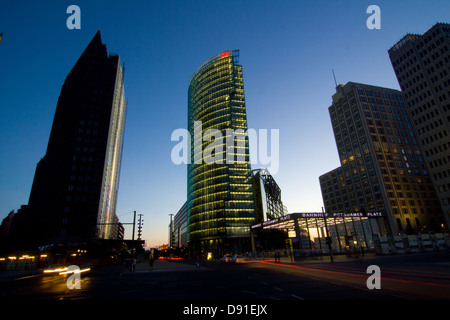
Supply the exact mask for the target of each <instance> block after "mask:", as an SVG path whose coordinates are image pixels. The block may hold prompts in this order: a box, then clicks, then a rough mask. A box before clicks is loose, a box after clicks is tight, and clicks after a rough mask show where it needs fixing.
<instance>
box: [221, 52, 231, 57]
mask: <svg viewBox="0 0 450 320" xmlns="http://www.w3.org/2000/svg"><path fill="white" fill-rule="evenodd" d="M229 56H230V51H225V52H222V53H221V54H220V59H223V58H226V57H229Z"/></svg>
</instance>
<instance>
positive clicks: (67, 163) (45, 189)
mask: <svg viewBox="0 0 450 320" xmlns="http://www.w3.org/2000/svg"><path fill="white" fill-rule="evenodd" d="M125 114H126V103H125V97H124V87H123V68H122V65H121V61H120V58H119V56H118V55H108V53H107V50H106V46H105V45H104V44H103V43H102V39H101V35H100V31H98V32H97V33H96V35H95V36H94V38H93V39H92V40H91V42H90V43H89V45H88V46H87V48H86V49H85V51H84V52H83V54H82V55H81V57H80V58H79V59H78V61H77V62H76V64H75V66H74V67H73V68H72V70H71V71H70V72H69V74H68V75H67V77H66V80H65V82H64V84H63V86H62V89H61V93H60V96H59V99H58V102H57V106H56V112H55V116H54V120H53V126H52V129H51V132H50V139H49V142H48V146H47V151H46V153H45V156H44V157H43V158H42V159H41V160H40V161H39V163H38V164H37V167H36V173H35V176H34V181H33V185H32V188H31V193H30V198H29V202H28V205H27V206H24V208H23V209H22V210H21V212H18V213H17V214H16V217H15V218H14V221H13V227H14V233H15V236H16V238H17V239H19V240H20V242H23V243H25V244H27V245H32V246H45V245H50V244H58V243H68V242H77V241H89V240H91V239H112V238H114V239H116V238H117V237H118V236H120V235H118V234H117V233H118V231H117V230H119V229H120V226H117V224H118V220H117V217H116V212H115V209H116V201H117V192H118V185H119V170H120V163H121V152H122V142H123V133H124V125H125ZM114 230H115V231H114Z"/></svg>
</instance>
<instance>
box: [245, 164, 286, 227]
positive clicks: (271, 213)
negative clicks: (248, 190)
mask: <svg viewBox="0 0 450 320" xmlns="http://www.w3.org/2000/svg"><path fill="white" fill-rule="evenodd" d="M252 177H253V192H254V200H255V215H256V223H260V222H264V221H267V220H272V219H275V218H280V217H282V216H284V215H286V214H287V213H288V212H287V207H286V206H285V205H284V204H283V201H282V200H281V188H280V187H279V186H278V184H277V182H276V181H275V179H274V178H273V176H272V175H271V174H270V172H269V170H267V169H255V170H252Z"/></svg>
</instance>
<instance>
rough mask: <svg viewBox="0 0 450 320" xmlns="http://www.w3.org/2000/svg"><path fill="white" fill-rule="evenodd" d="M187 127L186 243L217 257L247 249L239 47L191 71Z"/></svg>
mask: <svg viewBox="0 0 450 320" xmlns="http://www.w3.org/2000/svg"><path fill="white" fill-rule="evenodd" d="M188 130H189V132H190V135H191V146H192V147H191V162H190V164H189V165H188V176H187V212H188V237H189V247H190V249H191V250H193V252H200V251H202V250H203V251H204V252H212V253H213V254H214V256H216V257H217V256H218V255H221V254H223V253H225V252H239V251H242V250H248V249H249V248H250V226H251V225H252V224H253V223H254V222H255V209H254V203H253V191H252V176H251V168H250V159H249V144H248V136H247V135H246V134H245V133H246V131H247V114H246V106H245V98H244V80H243V73H242V66H241V65H239V51H237V50H236V51H225V52H223V53H221V54H218V55H216V56H215V57H213V58H211V59H209V60H208V61H206V62H205V63H203V64H202V65H201V66H200V67H199V68H198V69H197V70H196V71H195V72H194V74H193V75H192V78H191V80H190V83H189V92H188ZM230 157H233V159H231V158H230ZM220 159H222V161H220ZM213 160H214V161H213ZM230 160H232V161H230ZM247 248H248V249H247Z"/></svg>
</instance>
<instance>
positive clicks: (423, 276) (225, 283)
mask: <svg viewBox="0 0 450 320" xmlns="http://www.w3.org/2000/svg"><path fill="white" fill-rule="evenodd" d="M166 263H167V262H166ZM171 263H172V266H176V268H162V269H158V268H155V269H154V270H148V269H146V268H140V269H139V268H138V270H137V271H136V272H134V273H131V272H129V271H128V270H126V269H125V268H123V267H120V266H116V267H99V268H93V269H92V270H91V271H89V272H86V273H81V274H80V289H69V288H68V287H67V277H68V276H67V275H66V276H61V275H58V274H44V273H42V272H40V273H35V274H24V273H19V272H18V273H10V274H8V275H5V274H3V275H0V299H2V300H4V299H10V300H23V299H32V300H111V299H112V300H123V301H126V300H128V301H132V300H152V301H165V300H170V301H174V300H178V301H195V300H198V301H204V300H206V301H230V300H234V301H256V300H257V301H287V300H289V301H317V300H328V301H330V300H340V301H342V300H367V301H372V300H385V301H386V300H389V301H394V300H424V299H427V300H443V299H444V300H450V268H449V267H450V254H448V253H440V254H422V255H411V256H393V257H387V258H382V259H380V258H377V257H375V258H373V259H360V260H355V259H349V260H347V261H340V262H334V263H330V262H327V259H326V258H323V259H322V260H321V261H314V260H309V261H307V262H301V263H290V262H289V261H283V262H282V263H275V262H274V261H271V260H268V261H254V262H248V263H245V264H236V265H229V264H219V263H209V264H202V266H201V267H200V268H196V267H195V266H194V265H193V264H191V263H186V262H171ZM369 265H377V266H378V267H379V268H380V272H381V278H380V279H379V284H380V289H368V287H367V279H368V278H369V276H371V275H372V274H371V273H367V268H368V266H369Z"/></svg>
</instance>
